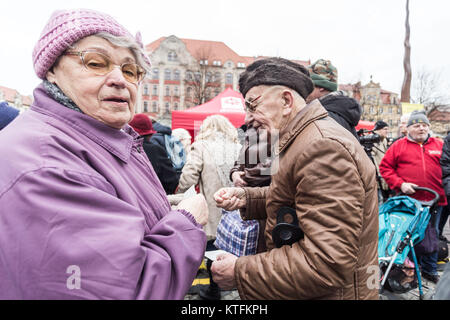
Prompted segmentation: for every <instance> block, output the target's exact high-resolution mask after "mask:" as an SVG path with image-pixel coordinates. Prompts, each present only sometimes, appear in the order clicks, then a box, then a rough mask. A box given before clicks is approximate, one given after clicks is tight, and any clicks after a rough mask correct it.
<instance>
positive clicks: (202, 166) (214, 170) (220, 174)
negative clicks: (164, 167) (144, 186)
mask: <svg viewBox="0 0 450 320" xmlns="http://www.w3.org/2000/svg"><path fill="white" fill-rule="evenodd" d="M222 143H223V142H222ZM240 149H241V145H240V144H238V143H231V142H228V143H225V144H224V145H222V146H220V145H219V143H217V141H209V140H206V141H196V142H194V143H193V144H192V146H191V151H190V152H189V154H188V157H187V159H186V164H185V165H184V167H183V171H182V173H181V176H180V182H179V185H178V189H177V193H180V192H185V191H186V190H187V189H189V188H190V187H191V186H193V185H196V184H197V183H198V184H199V188H200V193H202V194H203V195H204V196H205V198H206V202H207V203H208V209H209V218H208V223H207V224H206V225H205V227H204V230H205V233H206V236H207V238H208V240H211V239H215V237H216V231H217V225H218V224H219V221H220V217H221V215H222V209H220V208H217V206H216V202H215V201H214V198H213V195H214V193H215V192H216V191H217V190H219V189H220V188H223V187H229V186H231V181H230V180H229V174H230V170H231V168H232V167H233V165H234V162H235V161H236V160H237V157H238V155H239V151H240ZM215 157H216V158H215ZM217 163H219V164H220V165H217Z"/></svg>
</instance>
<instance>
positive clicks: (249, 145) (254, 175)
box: [230, 127, 271, 187]
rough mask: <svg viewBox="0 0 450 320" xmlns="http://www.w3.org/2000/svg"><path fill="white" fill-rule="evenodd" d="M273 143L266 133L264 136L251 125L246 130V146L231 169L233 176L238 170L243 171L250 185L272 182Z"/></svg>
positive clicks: (263, 184)
mask: <svg viewBox="0 0 450 320" xmlns="http://www.w3.org/2000/svg"><path fill="white" fill-rule="evenodd" d="M270 163H271V145H270V140H268V139H267V134H266V133H265V134H264V136H263V137H261V136H260V134H259V133H258V132H257V131H256V130H255V129H253V128H252V127H249V128H248V129H247V131H246V132H245V138H244V146H243V147H242V149H241V152H240V154H239V158H238V160H237V161H236V162H235V164H234V167H233V168H232V169H231V171H230V180H232V179H231V176H232V175H233V173H234V172H236V171H243V172H245V175H244V176H243V177H242V179H243V180H244V181H245V182H247V185H248V186H249V187H264V186H268V185H269V184H270V170H269V169H270Z"/></svg>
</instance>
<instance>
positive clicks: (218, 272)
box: [211, 253, 238, 290]
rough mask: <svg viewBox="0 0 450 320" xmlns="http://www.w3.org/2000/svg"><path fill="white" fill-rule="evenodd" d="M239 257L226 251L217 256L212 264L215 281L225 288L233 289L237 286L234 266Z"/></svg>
mask: <svg viewBox="0 0 450 320" xmlns="http://www.w3.org/2000/svg"><path fill="white" fill-rule="evenodd" d="M237 259H238V257H236V256H235V255H233V254H231V253H224V254H221V255H219V256H218V257H217V260H216V261H214V262H213V264H212V266H211V273H212V276H213V280H214V282H215V283H217V284H218V285H219V287H220V288H222V289H223V290H232V289H234V288H236V279H235V278H234V268H235V266H236V260H237Z"/></svg>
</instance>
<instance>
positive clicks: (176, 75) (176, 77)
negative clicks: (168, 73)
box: [173, 69, 180, 81]
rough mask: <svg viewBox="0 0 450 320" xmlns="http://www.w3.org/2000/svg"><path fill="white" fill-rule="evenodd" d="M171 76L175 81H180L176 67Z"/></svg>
mask: <svg viewBox="0 0 450 320" xmlns="http://www.w3.org/2000/svg"><path fill="white" fill-rule="evenodd" d="M173 78H174V80H176V81H180V71H178V69H176V70H175V71H174V72H173Z"/></svg>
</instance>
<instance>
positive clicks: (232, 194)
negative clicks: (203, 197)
mask: <svg viewBox="0 0 450 320" xmlns="http://www.w3.org/2000/svg"><path fill="white" fill-rule="evenodd" d="M214 200H215V201H216V206H217V207H219V208H223V209H225V210H228V211H232V210H236V209H242V208H245V206H246V204H247V196H246V195H245V190H244V189H242V188H221V189H219V191H217V192H216V193H215V194H214Z"/></svg>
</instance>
